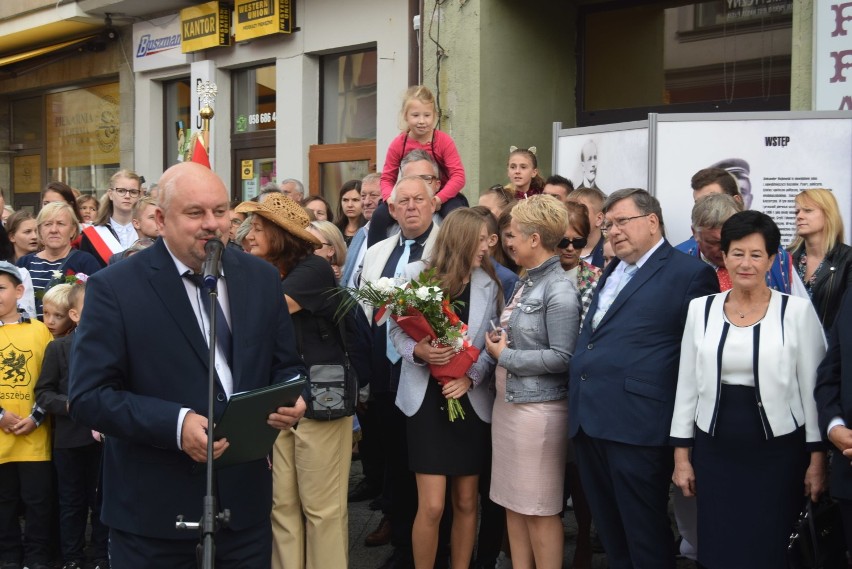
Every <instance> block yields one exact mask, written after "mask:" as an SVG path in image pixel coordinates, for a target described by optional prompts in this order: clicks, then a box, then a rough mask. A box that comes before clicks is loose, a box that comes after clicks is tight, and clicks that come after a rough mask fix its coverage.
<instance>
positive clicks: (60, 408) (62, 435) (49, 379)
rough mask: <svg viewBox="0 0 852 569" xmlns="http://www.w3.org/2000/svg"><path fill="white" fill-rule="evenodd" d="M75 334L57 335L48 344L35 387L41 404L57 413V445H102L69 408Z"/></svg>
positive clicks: (50, 411) (67, 446)
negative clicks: (69, 380) (69, 377)
mask: <svg viewBox="0 0 852 569" xmlns="http://www.w3.org/2000/svg"><path fill="white" fill-rule="evenodd" d="M74 334H75V333H71V334H69V335H67V336H63V337H61V338H57V339H56V340H54V341H52V342H51V343H49V344H48V345H47V348H46V349H45V351H44V361H43V362H42V364H41V374H40V375H39V376H38V383H36V386H35V396H36V401H37V402H38V404H39V405H40V406H41V407H42V408H43V409H44V410H45V411H47V412H48V413H50V414H51V415H53V447H54V448H78V447H83V446H86V445H95V444H98V443H97V442H95V439H93V438H92V430H91V429H89V428H88V427H86V426H85V425H81V424H79V423H76V422H74V421H73V420H72V419H71V417H70V416H69V415H68V411H66V407H65V405H66V404H67V402H68V368H69V359H70V354H71V342H72V341H73V340H74Z"/></svg>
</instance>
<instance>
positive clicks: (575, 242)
mask: <svg viewBox="0 0 852 569" xmlns="http://www.w3.org/2000/svg"><path fill="white" fill-rule="evenodd" d="M588 242H589V240H588V238H586V237H575V238H574V239H568V238H567V237H563V238H562V241H560V242H559V245H557V247H559V248H560V249H567V248H568V245H571V246H572V247H574V249H577V250H578V251H579V250H580V249H582V248H583V247H585V246H586V243H588Z"/></svg>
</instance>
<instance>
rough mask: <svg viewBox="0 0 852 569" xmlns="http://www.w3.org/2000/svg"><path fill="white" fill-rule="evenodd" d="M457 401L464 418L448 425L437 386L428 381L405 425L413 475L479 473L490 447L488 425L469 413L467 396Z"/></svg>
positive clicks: (433, 381)
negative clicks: (416, 408) (418, 406)
mask: <svg viewBox="0 0 852 569" xmlns="http://www.w3.org/2000/svg"><path fill="white" fill-rule="evenodd" d="M483 388H484V387H483ZM458 401H459V402H460V403H461V405H462V409H463V410H464V419H458V418H457V419H456V420H455V421H452V422H451V421H450V419H449V415H448V414H447V399H446V398H445V397H444V396H443V395H442V394H441V386H439V385H438V382H437V381H436V380H435V379H434V378H430V379H429V385H428V386H427V387H426V395H425V396H424V397H423V404H422V405H421V406H420V409H419V410H418V411H417V413H415V414H414V416H412V417H408V419H407V424H406V430H407V432H408V466H409V468H410V469H411V470H412V471H413V472H419V473H420V474H441V475H444V476H469V475H474V474H479V473H481V472H482V469H483V466H484V464H485V461H486V460H488V456H489V445H490V444H491V439H490V436H489V429H488V424H487V423H486V422H485V421H483V420H482V419H480V418H479V415H477V414H476V411H474V410H473V407H471V405H470V399H469V398H468V396H467V395H464V396H462V397H461V398H460V399H459V400H458Z"/></svg>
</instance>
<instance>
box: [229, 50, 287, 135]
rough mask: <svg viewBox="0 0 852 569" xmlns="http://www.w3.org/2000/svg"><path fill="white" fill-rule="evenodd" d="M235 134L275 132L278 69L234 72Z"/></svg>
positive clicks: (258, 68)
mask: <svg viewBox="0 0 852 569" xmlns="http://www.w3.org/2000/svg"><path fill="white" fill-rule="evenodd" d="M234 110H235V120H234V134H242V133H251V132H257V131H263V130H272V129H274V128H275V123H276V120H277V119H278V114H277V112H276V110H275V66H274V65H270V66H268V67H257V68H254V69H241V70H239V71H236V72H234Z"/></svg>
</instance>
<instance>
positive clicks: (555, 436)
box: [486, 195, 580, 569]
mask: <svg viewBox="0 0 852 569" xmlns="http://www.w3.org/2000/svg"><path fill="white" fill-rule="evenodd" d="M511 215H512V221H511V224H510V225H509V233H508V234H507V235H506V244H507V249H508V250H509V251H510V252H511V254H512V255H513V256H514V259H515V261H516V262H517V263H518V264H519V265H520V266H522V267H523V268H525V269H526V271H527V276H526V278H525V279H522V280H521V282H520V283H519V284H518V287H517V289H516V291H515V294H514V296H513V298H512V301H511V303H510V304H509V306H507V307H506V310H505V311H504V312H503V316H502V317H501V328H500V329H499V330H497V331H495V332H492V333H491V334H489V336H488V337H487V338H486V348H487V350H488V354H489V356H490V357H492V358H494V359H495V360H496V361H497V369H496V374H495V375H496V388H497V398H496V400H495V402H494V412H493V416H492V436H491V438H492V446H493V459H492V478H491V499H492V500H493V501H494V502H496V503H498V504H500V505H501V506H503V507H505V508H506V525H507V528H508V531H509V543H510V545H511V548H512V566H513V567H515V569H532V568H533V567H536V568H537V569H550V568H553V569H559V568H561V567H562V559H563V542H564V541H565V540H564V537H563V535H562V520H561V519H560V517H559V514H560V512H561V511H562V505H563V495H562V494H563V492H562V488H563V481H564V476H565V459H566V454H567V452H566V451H567V444H568V399H567V396H568V363H569V361H570V360H571V354H572V352H573V350H574V343H575V342H576V340H577V333H578V331H579V329H580V305H579V302H578V300H577V288H576V286H575V285H574V284H573V283H572V282H571V279H570V278H569V277H568V276H566V274H565V271H564V270H563V269H562V266H561V265H560V263H559V255H558V252H557V245H558V244H559V242H560V240H561V239H562V237H563V235H564V233H565V231H566V229H567V227H568V212H567V211H566V209H565V207H564V206H563V205H562V204H561V203H559V202H558V201H557V200H554V199H553V198H552V197H550V196H543V195H542V196H533V197H531V198H529V199H526V200H523V201H521V202H519V203H518V205H516V206H515V208H514V209H513V210H512V214H511Z"/></svg>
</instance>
